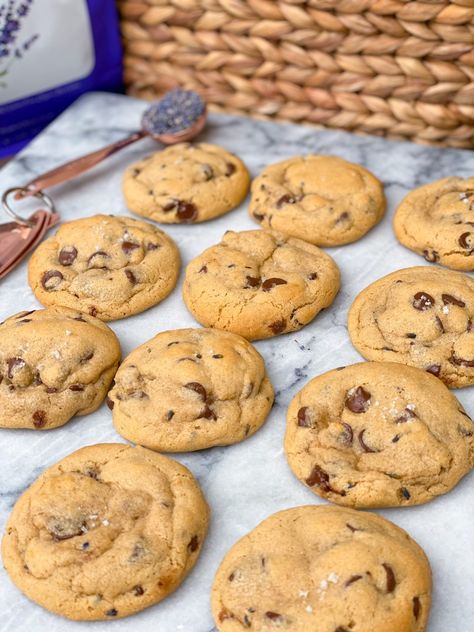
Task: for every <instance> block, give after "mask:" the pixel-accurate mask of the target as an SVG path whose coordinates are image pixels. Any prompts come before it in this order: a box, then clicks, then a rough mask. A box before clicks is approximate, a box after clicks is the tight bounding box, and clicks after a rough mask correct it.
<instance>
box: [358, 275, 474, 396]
mask: <svg viewBox="0 0 474 632" xmlns="http://www.w3.org/2000/svg"><path fill="white" fill-rule="evenodd" d="M349 334H350V336H351V339H352V342H353V344H354V346H355V347H356V349H357V350H358V351H359V352H360V353H361V354H362V355H363V356H364V358H367V360H387V361H392V362H401V363H403V364H410V365H411V366H416V367H418V368H420V369H425V371H429V372H430V373H433V375H436V376H437V377H440V378H441V379H442V380H443V382H445V383H446V384H447V385H448V386H451V387H456V388H459V387H462V386H470V385H472V384H474V280H473V279H472V278H471V277H469V276H467V274H462V273H461V272H452V271H449V270H442V269H440V268H435V267H428V266H425V267H423V266H420V267H415V268H406V269H405V270H398V271H397V272H392V274H389V275H387V276H385V277H383V278H382V279H379V280H378V281H375V283H372V285H369V287H367V288H366V289H365V290H363V291H362V292H361V293H360V294H359V296H358V297H357V298H356V299H355V301H354V303H353V304H352V306H351V308H350V311H349Z"/></svg>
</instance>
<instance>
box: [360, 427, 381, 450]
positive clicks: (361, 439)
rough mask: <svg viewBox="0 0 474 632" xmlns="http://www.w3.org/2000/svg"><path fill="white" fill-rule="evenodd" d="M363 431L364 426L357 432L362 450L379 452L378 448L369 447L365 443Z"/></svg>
mask: <svg viewBox="0 0 474 632" xmlns="http://www.w3.org/2000/svg"><path fill="white" fill-rule="evenodd" d="M364 432H365V428H364V430H361V431H360V432H359V434H358V435H357V438H358V440H359V443H360V445H361V447H362V449H363V450H364V452H379V450H374V449H373V448H369V446H368V445H367V444H366V443H365V441H364Z"/></svg>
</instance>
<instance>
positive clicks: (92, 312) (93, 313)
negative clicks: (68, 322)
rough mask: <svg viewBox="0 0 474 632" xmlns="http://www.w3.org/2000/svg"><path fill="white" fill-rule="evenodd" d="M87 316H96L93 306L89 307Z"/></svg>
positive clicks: (95, 308)
mask: <svg viewBox="0 0 474 632" xmlns="http://www.w3.org/2000/svg"><path fill="white" fill-rule="evenodd" d="M89 314H90V315H91V316H97V307H94V305H91V306H90V307H89Z"/></svg>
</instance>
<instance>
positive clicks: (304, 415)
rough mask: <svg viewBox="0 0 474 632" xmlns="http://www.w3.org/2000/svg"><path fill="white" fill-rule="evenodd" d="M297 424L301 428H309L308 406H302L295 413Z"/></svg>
mask: <svg viewBox="0 0 474 632" xmlns="http://www.w3.org/2000/svg"><path fill="white" fill-rule="evenodd" d="M297 419H298V426H300V427H301V428H311V418H310V409H309V408H308V406H302V407H301V408H300V409H299V411H298V415H297Z"/></svg>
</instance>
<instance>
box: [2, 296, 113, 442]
mask: <svg viewBox="0 0 474 632" xmlns="http://www.w3.org/2000/svg"><path fill="white" fill-rule="evenodd" d="M119 361H120V344H119V341H118V340H117V337H116V336H115V334H114V332H113V331H112V330H111V329H110V328H109V327H107V325H105V324H104V323H103V322H101V321H100V320H99V319H97V318H93V317H92V316H89V315H87V314H82V313H81V312H77V311H74V310H72V309H58V308H55V307H50V308H49V309H42V310H37V311H33V312H20V313H19V314H16V315H15V316H11V317H10V318H8V320H6V321H5V322H3V323H2V324H0V427H1V428H36V429H40V430H46V429H49V428H56V427H57V426H62V425H63V424H65V423H66V422H67V421H69V419H71V417H74V415H87V414H88V413H91V412H93V411H94V410H96V409H97V408H98V407H99V406H100V404H101V403H102V401H103V399H104V397H105V396H106V393H107V391H108V389H109V387H110V384H111V382H112V379H113V377H114V375H115V372H116V370H117V367H118V364H119Z"/></svg>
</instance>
